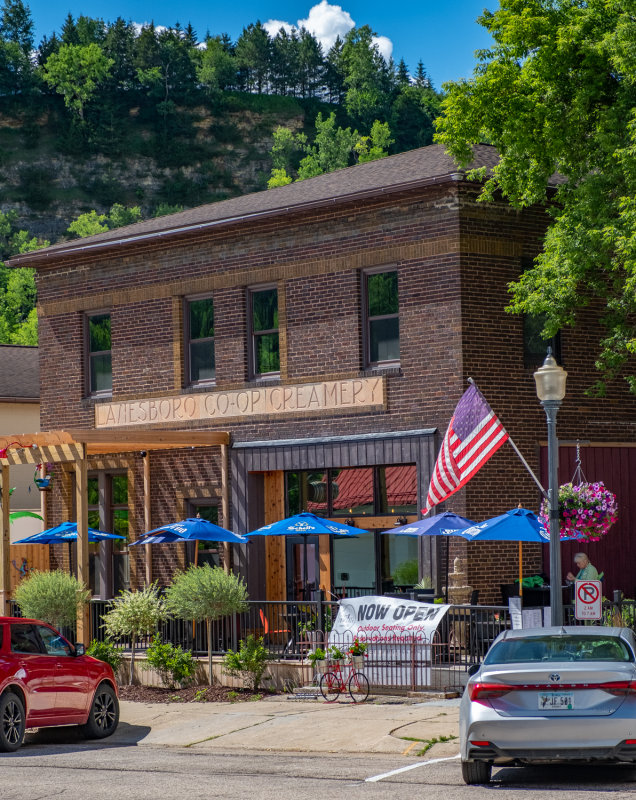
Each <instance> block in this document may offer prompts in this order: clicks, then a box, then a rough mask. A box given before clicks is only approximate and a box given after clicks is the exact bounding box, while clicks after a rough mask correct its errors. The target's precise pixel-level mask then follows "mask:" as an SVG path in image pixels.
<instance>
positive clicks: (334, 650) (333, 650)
mask: <svg viewBox="0 0 636 800" xmlns="http://www.w3.org/2000/svg"><path fill="white" fill-rule="evenodd" d="M329 660H330V661H331V662H332V663H333V664H335V665H338V666H342V665H343V664H344V662H345V654H344V653H343V652H342V650H341V649H340V648H339V647H337V646H336V645H335V644H332V645H331V647H330V648H329Z"/></svg>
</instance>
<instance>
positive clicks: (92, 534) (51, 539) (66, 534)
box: [13, 522, 126, 544]
mask: <svg viewBox="0 0 636 800" xmlns="http://www.w3.org/2000/svg"><path fill="white" fill-rule="evenodd" d="M125 538H126V537H125V536H118V535H117V534H116V533H106V531H99V530H97V529H96V528H89V529H88V541H89V542H103V541H105V540H106V539H125ZM75 541H77V522H62V523H61V524H60V525H56V526H55V528H48V530H45V531H42V532H41V533H34V534H33V535H32V536H27V537H26V539H18V540H17V541H16V542H13V544H60V543H61V542H70V543H71V544H72V543H73V542H75Z"/></svg>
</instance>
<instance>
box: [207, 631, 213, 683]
mask: <svg viewBox="0 0 636 800" xmlns="http://www.w3.org/2000/svg"><path fill="white" fill-rule="evenodd" d="M207 623H208V683H209V684H210V686H212V620H211V619H210V618H208V619H207Z"/></svg>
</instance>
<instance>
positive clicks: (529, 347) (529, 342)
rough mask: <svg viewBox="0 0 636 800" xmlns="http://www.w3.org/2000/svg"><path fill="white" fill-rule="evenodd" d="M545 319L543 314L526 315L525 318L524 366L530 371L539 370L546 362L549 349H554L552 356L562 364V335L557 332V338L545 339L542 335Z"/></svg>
mask: <svg viewBox="0 0 636 800" xmlns="http://www.w3.org/2000/svg"><path fill="white" fill-rule="evenodd" d="M544 325H545V317H544V316H543V315H542V314H539V315H537V316H530V315H529V314H526V315H525V316H524V318H523V365H524V367H527V368H530V369H537V368H538V367H540V366H541V365H542V364H543V362H544V361H545V357H546V355H547V352H548V347H551V348H552V354H553V356H554V357H555V358H556V360H557V362H558V363H559V364H560V363H561V334H560V332H557V333H556V335H555V336H552V337H550V338H549V339H544V338H543V336H542V335H541V331H542V330H543V326H544Z"/></svg>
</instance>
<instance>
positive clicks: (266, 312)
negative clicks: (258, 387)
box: [249, 286, 280, 378]
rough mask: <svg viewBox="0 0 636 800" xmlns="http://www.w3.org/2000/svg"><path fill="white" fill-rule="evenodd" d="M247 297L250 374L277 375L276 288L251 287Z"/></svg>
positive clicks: (278, 364) (255, 375)
mask: <svg viewBox="0 0 636 800" xmlns="http://www.w3.org/2000/svg"><path fill="white" fill-rule="evenodd" d="M249 298H250V317H249V319H250V326H251V344H252V349H251V371H252V375H253V377H255V378H263V377H275V376H278V374H279V372H280V353H279V349H278V290H277V289H276V287H272V286H268V287H265V288H262V289H251V290H250V293H249Z"/></svg>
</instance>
